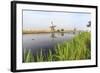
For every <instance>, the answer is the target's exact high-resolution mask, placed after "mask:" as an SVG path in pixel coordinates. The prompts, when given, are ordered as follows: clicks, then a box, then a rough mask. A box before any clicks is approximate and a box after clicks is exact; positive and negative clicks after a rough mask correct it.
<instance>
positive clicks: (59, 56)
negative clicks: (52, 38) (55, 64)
mask: <svg viewBox="0 0 100 73" xmlns="http://www.w3.org/2000/svg"><path fill="white" fill-rule="evenodd" d="M90 39H91V35H90V32H81V33H80V34H78V35H76V36H75V37H74V38H73V39H72V40H69V41H64V42H63V43H60V44H57V45H56V46H55V48H54V49H55V53H54V54H52V51H51V50H49V52H48V54H47V57H45V56H44V55H43V53H42V49H41V51H40V54H37V56H33V55H32V54H31V52H30V51H26V52H25V54H24V56H25V58H24V62H43V61H64V60H84V59H90V58H91V40H90Z"/></svg>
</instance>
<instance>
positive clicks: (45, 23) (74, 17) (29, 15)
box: [23, 10, 91, 29]
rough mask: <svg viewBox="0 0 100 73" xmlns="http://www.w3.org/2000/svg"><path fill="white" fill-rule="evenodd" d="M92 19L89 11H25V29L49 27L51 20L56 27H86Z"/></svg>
mask: <svg viewBox="0 0 100 73" xmlns="http://www.w3.org/2000/svg"><path fill="white" fill-rule="evenodd" d="M90 20H91V14H89V13H71V12H44V11H28V10H24V11H23V29H48V28H49V27H50V26H51V21H53V23H54V25H56V28H63V29H73V28H77V29H85V28H86V25H87V24H88V21H90Z"/></svg>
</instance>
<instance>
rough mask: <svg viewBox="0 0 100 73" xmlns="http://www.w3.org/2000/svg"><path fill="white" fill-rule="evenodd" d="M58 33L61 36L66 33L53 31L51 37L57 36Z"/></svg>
mask: <svg viewBox="0 0 100 73" xmlns="http://www.w3.org/2000/svg"><path fill="white" fill-rule="evenodd" d="M57 34H60V36H64V33H63V32H61V33H55V32H52V33H51V38H57Z"/></svg>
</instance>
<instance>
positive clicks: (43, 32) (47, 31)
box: [22, 30, 74, 34]
mask: <svg viewBox="0 0 100 73" xmlns="http://www.w3.org/2000/svg"><path fill="white" fill-rule="evenodd" d="M69 32H74V31H73V30H65V31H53V32H52V31H51V30H46V31H44V30H41V31H39V30H37V31H31V30H29V31H25V30H24V31H23V32H22V34H45V33H69Z"/></svg>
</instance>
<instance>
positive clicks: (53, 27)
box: [50, 21, 56, 32]
mask: <svg viewBox="0 0 100 73" xmlns="http://www.w3.org/2000/svg"><path fill="white" fill-rule="evenodd" d="M51 24H52V26H50V28H51V31H52V32H55V27H56V26H55V25H54V24H53V21H51Z"/></svg>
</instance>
